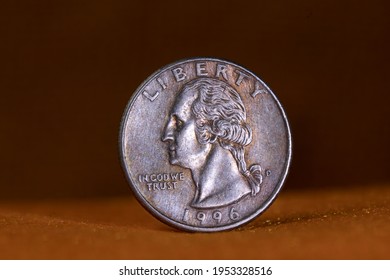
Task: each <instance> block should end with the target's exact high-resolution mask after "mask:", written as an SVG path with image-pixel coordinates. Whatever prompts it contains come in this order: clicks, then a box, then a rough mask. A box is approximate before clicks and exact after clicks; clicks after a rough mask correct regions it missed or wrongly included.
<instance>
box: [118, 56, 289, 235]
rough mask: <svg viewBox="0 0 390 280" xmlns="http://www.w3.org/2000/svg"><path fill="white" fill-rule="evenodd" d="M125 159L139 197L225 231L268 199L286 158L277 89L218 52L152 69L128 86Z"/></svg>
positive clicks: (165, 217)
mask: <svg viewBox="0 0 390 280" xmlns="http://www.w3.org/2000/svg"><path fill="white" fill-rule="evenodd" d="M119 141H120V154H121V159H122V165H123V168H124V171H125V173H126V176H127V178H128V181H129V183H130V185H131V188H132V190H133V192H134V194H135V196H136V197H137V199H138V200H139V202H140V203H141V204H142V205H143V206H144V207H145V208H146V209H147V210H148V211H150V212H151V213H152V214H153V215H154V216H155V217H157V218H158V219H160V220H161V221H163V222H165V223H167V224H169V225H171V226H174V227H176V228H179V229H182V230H187V231H203V232H211V231H221V230H228V229H232V228H235V227H237V226H240V225H242V224H244V223H247V222H249V221H251V220H252V219H254V218H255V217H256V216H258V215H259V214H261V213H262V212H263V211H265V210H266V209H267V207H268V206H270V204H271V203H272V202H273V201H274V199H275V198H276V196H277V194H278V193H279V191H280V189H281V188H282V185H283V183H284V181H285V178H286V175H287V171H288V168H289V165H290V160H291V135H290V129H289V126H288V122H287V119H286V115H285V113H284V111H283V108H282V106H281V105H280V103H279V101H278V100H277V99H276V96H275V95H274V94H273V93H272V91H271V90H270V89H269V88H268V87H267V85H266V84H265V83H264V82H263V81H261V80H260V79H259V78H258V77H256V75H254V74H253V73H251V72H250V71H248V70H246V69H245V68H243V67H241V66H239V65H237V64H234V63H231V62H228V61H224V60H220V59H213V58H195V59H188V60H182V61H178V62H175V63H173V64H170V65H168V66H165V67H164V68H162V69H160V70H158V71H157V72H155V73H154V74H153V75H151V76H150V77H149V78H147V79H146V81H145V82H144V83H143V84H142V85H141V86H140V87H139V88H138V89H137V90H136V91H135V92H134V94H133V96H132V98H131V99H130V101H129V103H128V105H127V108H126V110H125V112H124V115H123V120H122V125H121V131H120V139H119Z"/></svg>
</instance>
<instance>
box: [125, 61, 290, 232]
mask: <svg viewBox="0 0 390 280" xmlns="http://www.w3.org/2000/svg"><path fill="white" fill-rule="evenodd" d="M197 61H214V62H221V63H228V64H230V65H232V66H235V67H237V68H240V69H241V70H243V71H245V72H248V73H249V74H251V75H252V76H253V77H254V78H255V79H257V80H258V81H259V82H261V84H262V85H263V86H264V87H265V88H266V89H267V91H268V92H269V93H270V94H271V95H272V98H273V99H274V100H275V102H276V103H277V105H278V106H279V110H280V112H281V114H282V116H283V121H284V124H285V128H286V132H287V141H288V146H287V161H286V164H285V168H284V171H283V173H282V174H283V176H282V177H281V178H280V180H279V182H278V184H277V185H276V187H275V188H274V189H273V192H272V195H271V196H270V197H269V198H268V199H267V200H266V201H265V202H264V203H263V204H262V205H261V207H260V208H258V209H257V211H255V212H253V213H252V214H251V215H249V216H248V217H246V218H245V219H242V220H239V221H237V222H235V223H232V224H229V225H224V226H216V227H196V226H190V225H186V224H183V223H180V222H177V221H175V220H173V219H171V218H169V217H167V216H165V215H163V214H162V213H160V212H159V211H158V210H157V209H155V208H154V206H153V205H151V204H150V203H149V201H147V200H146V199H145V198H144V197H143V195H142V194H141V193H140V191H139V190H138V188H137V187H136V184H134V183H133V181H132V179H131V177H130V170H128V168H127V165H126V158H127V156H126V154H125V153H124V151H125V144H126V143H124V139H125V129H126V122H127V119H128V115H129V113H130V110H131V109H132V106H133V105H134V103H135V101H136V99H137V97H138V96H139V95H140V94H141V92H142V89H143V88H144V87H145V86H146V85H147V84H148V83H149V82H150V81H151V80H152V79H154V78H155V77H156V76H158V75H159V74H160V73H161V72H162V71H166V70H168V69H169V68H173V67H174V66H176V65H179V64H183V63H191V62H197ZM119 157H120V161H121V165H122V168H123V170H124V172H125V175H126V179H127V181H128V183H129V185H130V187H131V189H132V191H133V193H134V194H135V197H136V198H137V200H138V201H139V202H140V203H141V205H142V206H143V207H144V208H145V209H146V210H147V211H148V212H150V213H151V214H152V215H153V216H154V217H156V218H157V219H159V220H160V221H162V222H163V223H165V224H167V225H169V226H173V227H175V228H178V229H181V230H185V231H190V232H217V231H225V230H231V229H234V228H236V227H239V226H242V225H244V224H247V223H249V222H250V221H252V220H253V219H255V218H256V217H257V216H259V215H260V214H261V213H263V212H264V211H265V210H266V209H267V208H268V207H269V206H270V205H271V204H272V203H273V202H274V201H275V199H276V197H277V196H278V194H279V192H280V190H281V189H282V187H283V184H284V182H285V180H286V178H287V175H288V171H289V168H290V165H291V158H292V137H291V130H290V126H289V124H288V120H287V116H286V113H285V111H284V109H283V106H282V105H281V103H280V102H279V100H278V99H277V98H276V96H275V94H274V93H273V92H272V90H271V89H270V88H269V87H268V86H267V85H266V84H265V83H264V82H263V81H262V80H261V79H260V78H259V77H258V76H257V75H255V74H254V73H253V72H252V71H250V70H248V69H247V68H245V67H243V66H240V65H239V64H237V63H234V62H231V61H229V60H225V59H218V58H208V57H196V58H189V59H181V60H178V61H176V62H173V63H171V64H168V65H166V66H164V67H162V68H160V69H158V70H157V71H155V72H154V73H153V74H151V75H150V76H149V77H148V78H146V79H145V80H144V82H143V83H142V84H141V85H140V86H139V87H138V88H137V89H136V90H135V91H134V93H133V94H132V95H131V97H130V100H129V101H128V103H127V106H126V108H125V111H124V114H123V116H122V120H121V125H120V130H119Z"/></svg>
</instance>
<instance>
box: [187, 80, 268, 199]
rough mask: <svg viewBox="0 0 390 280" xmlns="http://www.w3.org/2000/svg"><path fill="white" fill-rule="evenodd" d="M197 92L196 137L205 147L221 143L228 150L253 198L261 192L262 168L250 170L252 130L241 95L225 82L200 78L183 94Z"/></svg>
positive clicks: (252, 167)
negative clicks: (248, 157) (247, 151)
mask: <svg viewBox="0 0 390 280" xmlns="http://www.w3.org/2000/svg"><path fill="white" fill-rule="evenodd" d="M190 90H191V91H192V90H195V91H196V92H198V96H197V98H196V99H195V101H194V102H193V104H192V112H193V114H194V115H195V118H196V133H197V137H198V141H199V142H200V143H202V144H206V143H214V142H216V141H218V143H219V144H220V145H221V147H223V148H224V149H227V150H229V151H230V152H231V153H232V155H233V157H234V159H235V160H236V162H237V166H238V169H239V171H240V172H241V174H243V175H244V176H245V177H246V179H247V180H248V182H249V185H250V187H251V190H252V195H253V196H254V195H256V194H257V193H258V192H259V191H260V184H261V183H262V175H261V167H260V165H258V164H254V165H252V166H250V167H249V169H247V166H246V162H245V158H244V147H245V146H247V145H249V144H250V143H251V141H252V130H251V128H250V126H249V125H248V124H247V123H246V111H245V107H244V104H243V102H242V100H241V97H240V95H239V94H238V92H237V91H236V90H235V89H234V88H233V87H232V86H230V85H229V84H227V83H226V82H224V81H221V80H217V79H211V78H200V79H196V80H194V81H192V82H190V83H188V84H187V85H186V87H185V88H184V90H183V91H190Z"/></svg>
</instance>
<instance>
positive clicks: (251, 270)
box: [213, 266, 272, 276]
mask: <svg viewBox="0 0 390 280" xmlns="http://www.w3.org/2000/svg"><path fill="white" fill-rule="evenodd" d="M213 275H225V276H226V275H262V276H266V275H272V269H271V267H260V266H256V267H247V266H238V267H234V266H225V267H213Z"/></svg>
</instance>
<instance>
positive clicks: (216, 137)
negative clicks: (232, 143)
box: [208, 135, 218, 144]
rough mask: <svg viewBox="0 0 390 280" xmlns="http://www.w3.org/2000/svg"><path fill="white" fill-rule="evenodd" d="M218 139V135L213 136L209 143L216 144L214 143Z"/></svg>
mask: <svg viewBox="0 0 390 280" xmlns="http://www.w3.org/2000/svg"><path fill="white" fill-rule="evenodd" d="M217 139H218V136H217V135H211V136H210V138H209V141H208V142H209V143H210V144H214V142H215V141H217Z"/></svg>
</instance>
